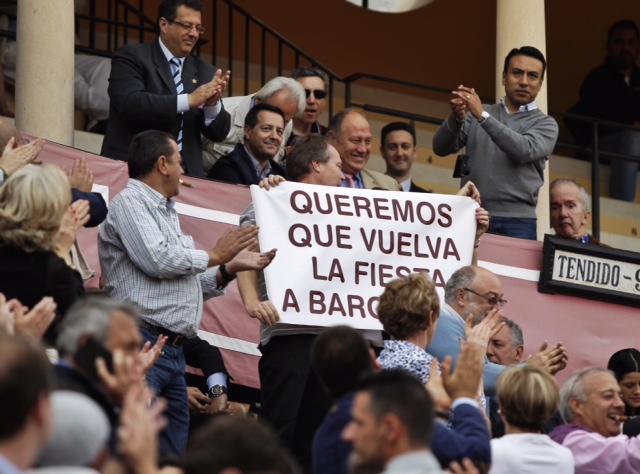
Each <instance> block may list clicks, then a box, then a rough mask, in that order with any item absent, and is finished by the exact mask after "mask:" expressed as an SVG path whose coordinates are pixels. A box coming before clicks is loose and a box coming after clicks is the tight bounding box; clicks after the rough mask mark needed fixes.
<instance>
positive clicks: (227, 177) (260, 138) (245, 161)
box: [208, 104, 285, 185]
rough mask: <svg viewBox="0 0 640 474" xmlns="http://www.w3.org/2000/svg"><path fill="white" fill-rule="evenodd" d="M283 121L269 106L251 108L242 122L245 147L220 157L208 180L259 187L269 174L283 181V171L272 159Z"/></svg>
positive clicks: (282, 128) (275, 109) (276, 109)
mask: <svg viewBox="0 0 640 474" xmlns="http://www.w3.org/2000/svg"><path fill="white" fill-rule="evenodd" d="M284 122H285V117H284V113H283V112H282V110H280V109H279V108H278V107H275V106H273V105H269V104H257V105H254V106H253V107H252V108H251V109H250V110H249V112H248V113H247V116H246V117H245V120H244V143H238V144H237V145H236V147H235V148H234V150H233V151H232V152H231V153H229V154H227V155H225V156H223V157H221V158H220V159H219V160H218V161H216V164H215V165H213V168H211V171H209V174H208V177H209V178H212V179H217V180H218V181H225V182H227V183H234V184H246V185H250V184H258V183H260V180H262V179H263V178H266V177H267V176H271V175H272V174H275V175H279V176H282V177H285V170H284V168H283V167H282V166H281V165H279V164H278V163H276V162H275V161H274V160H273V158H274V157H275V156H276V155H277V154H278V152H279V151H280V145H281V144H282V138H283V134H284V127H285V125H284Z"/></svg>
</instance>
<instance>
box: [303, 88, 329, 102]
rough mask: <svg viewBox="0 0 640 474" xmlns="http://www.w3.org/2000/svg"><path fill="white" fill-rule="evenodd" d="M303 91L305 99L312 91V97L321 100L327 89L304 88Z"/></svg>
mask: <svg viewBox="0 0 640 474" xmlns="http://www.w3.org/2000/svg"><path fill="white" fill-rule="evenodd" d="M304 93H305V94H306V95H307V99H308V98H309V96H311V94H312V93H313V95H314V97H315V98H316V99H318V100H322V99H324V98H325V97H326V96H327V91H325V90H322V89H305V90H304Z"/></svg>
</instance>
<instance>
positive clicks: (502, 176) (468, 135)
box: [433, 104, 558, 218]
mask: <svg viewBox="0 0 640 474" xmlns="http://www.w3.org/2000/svg"><path fill="white" fill-rule="evenodd" d="M484 109H485V110H486V111H487V112H489V113H490V114H491V117H489V118H488V119H486V120H485V121H484V123H483V124H480V123H478V121H477V120H476V119H475V118H474V117H473V116H472V115H471V114H467V117H466V119H465V121H464V122H462V123H458V122H457V121H456V118H455V116H454V115H453V114H452V115H451V116H450V117H449V118H447V119H446V120H445V121H444V122H442V125H441V126H440V128H439V129H438V131H437V132H436V134H435V136H434V137H433V151H434V152H435V153H436V155H438V156H446V155H449V154H452V153H456V152H458V151H459V150H460V149H461V148H463V147H464V146H466V147H467V154H468V155H469V168H470V169H471V173H470V174H469V175H467V176H465V177H463V178H462V184H465V183H466V182H467V181H473V182H474V183H475V185H476V186H477V187H478V190H479V191H480V195H481V197H482V207H484V208H485V209H487V210H488V211H489V213H490V214H491V215H495V216H502V217H529V218H531V217H533V218H535V217H536V204H537V202H538V191H539V190H540V187H541V186H542V183H543V170H544V167H545V165H546V160H547V157H548V156H549V155H550V154H551V152H552V151H553V147H554V146H555V144H556V140H557V138H558V124H557V123H556V121H555V120H554V119H553V118H552V117H549V116H548V115H546V114H545V113H543V112H542V111H541V110H540V109H534V110H532V111H529V112H519V113H516V114H509V113H507V110H506V108H505V107H504V106H503V105H502V104H495V105H485V106H484Z"/></svg>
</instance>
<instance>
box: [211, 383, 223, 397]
mask: <svg viewBox="0 0 640 474" xmlns="http://www.w3.org/2000/svg"><path fill="white" fill-rule="evenodd" d="M225 393H227V389H226V387H223V386H222V385H214V386H213V387H211V388H210V389H209V395H211V396H212V397H214V398H215V397H219V396H220V395H223V394H225Z"/></svg>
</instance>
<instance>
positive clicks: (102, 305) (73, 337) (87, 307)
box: [56, 295, 138, 357]
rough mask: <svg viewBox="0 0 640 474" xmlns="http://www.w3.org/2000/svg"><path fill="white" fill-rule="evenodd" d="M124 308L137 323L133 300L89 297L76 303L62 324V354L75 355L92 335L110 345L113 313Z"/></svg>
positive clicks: (102, 342) (59, 346) (136, 312)
mask: <svg viewBox="0 0 640 474" xmlns="http://www.w3.org/2000/svg"><path fill="white" fill-rule="evenodd" d="M116 311H122V312H124V313H126V314H128V315H130V316H131V317H132V318H133V319H134V320H135V321H136V322H137V320H138V310H137V308H136V307H135V306H133V305H132V304H130V303H124V302H121V301H117V300H114V299H113V298H109V297H108V296H98V295H96V296H89V297H86V298H83V299H81V300H79V301H78V302H76V303H75V304H74V305H73V306H72V307H71V308H69V310H68V311H67V313H66V314H65V317H64V319H63V320H62V323H61V324H60V333H59V334H58V339H57V340H56V348H57V349H58V352H60V357H73V356H74V355H75V353H76V351H77V350H78V343H79V342H80V339H81V338H82V337H83V336H87V335H88V336H92V337H93V338H94V339H95V340H96V341H97V342H99V343H101V344H103V345H106V343H107V340H108V339H109V328H110V325H111V315H112V314H113V313H114V312H116Z"/></svg>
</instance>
